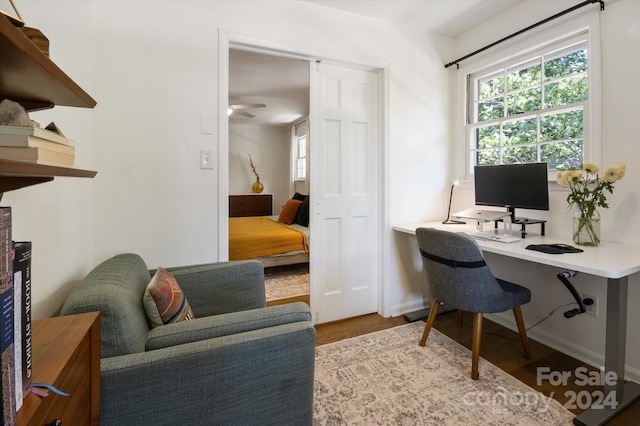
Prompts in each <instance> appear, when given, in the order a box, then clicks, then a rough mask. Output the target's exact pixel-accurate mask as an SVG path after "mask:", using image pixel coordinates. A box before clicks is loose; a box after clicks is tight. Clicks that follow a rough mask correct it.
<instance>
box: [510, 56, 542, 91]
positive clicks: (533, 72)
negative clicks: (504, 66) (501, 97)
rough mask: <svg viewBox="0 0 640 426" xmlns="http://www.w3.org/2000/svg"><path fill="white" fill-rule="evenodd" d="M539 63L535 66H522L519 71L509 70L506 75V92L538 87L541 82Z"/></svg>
mask: <svg viewBox="0 0 640 426" xmlns="http://www.w3.org/2000/svg"><path fill="white" fill-rule="evenodd" d="M541 68H542V67H541V66H540V61H538V63H537V64H528V65H524V66H523V67H521V68H520V69H513V70H509V74H508V75H507V90H518V89H524V88H526V87H531V86H535V85H540V84H541V81H540V78H541V75H542V73H541Z"/></svg>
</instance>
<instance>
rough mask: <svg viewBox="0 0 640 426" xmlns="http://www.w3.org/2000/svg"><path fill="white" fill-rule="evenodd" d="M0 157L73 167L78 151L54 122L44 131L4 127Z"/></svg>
mask: <svg viewBox="0 0 640 426" xmlns="http://www.w3.org/2000/svg"><path fill="white" fill-rule="evenodd" d="M0 158H3V159H7V160H18V161H27V162H30V163H36V164H47V165H50V166H62V167H70V166H73V161H74V159H75V148H74V147H73V145H72V144H71V140H70V139H67V138H66V137H65V136H64V135H63V134H62V133H61V132H60V131H59V130H57V128H56V127H55V124H53V123H51V124H50V125H49V126H47V127H46V128H44V129H43V128H40V127H21V126H0Z"/></svg>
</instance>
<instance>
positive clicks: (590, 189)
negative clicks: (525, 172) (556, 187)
mask: <svg viewBox="0 0 640 426" xmlns="http://www.w3.org/2000/svg"><path fill="white" fill-rule="evenodd" d="M626 171H627V166H626V165H625V164H624V163H620V164H619V165H618V166H617V167H608V168H607V169H606V170H605V171H604V173H603V174H602V176H600V175H599V174H598V172H599V169H598V166H596V165H595V164H593V163H584V164H582V167H581V169H580V170H576V169H570V170H565V171H559V172H558V174H557V176H556V180H557V182H558V183H559V184H560V185H568V186H569V190H570V191H569V195H568V196H567V203H568V204H569V208H571V207H575V210H574V213H573V242H574V243H575V244H577V245H581V246H597V245H599V244H600V213H599V212H598V210H596V207H601V208H603V209H606V208H609V204H607V197H606V196H605V194H604V193H605V191H606V192H608V193H609V194H613V184H614V183H615V182H616V181H618V180H620V179H622V178H623V177H624V175H625V173H626Z"/></svg>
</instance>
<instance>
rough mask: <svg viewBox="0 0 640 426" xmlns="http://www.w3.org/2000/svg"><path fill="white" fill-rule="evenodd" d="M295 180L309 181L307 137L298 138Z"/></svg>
mask: <svg viewBox="0 0 640 426" xmlns="http://www.w3.org/2000/svg"><path fill="white" fill-rule="evenodd" d="M295 161H296V165H295V179H296V180H297V181H304V180H306V179H307V135H302V136H296V160H295Z"/></svg>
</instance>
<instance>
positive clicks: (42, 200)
mask: <svg viewBox="0 0 640 426" xmlns="http://www.w3.org/2000/svg"><path fill="white" fill-rule="evenodd" d="M20 8H21V12H22V14H23V15H24V16H25V19H26V20H27V23H28V24H29V25H31V26H34V27H37V28H39V29H41V30H42V31H43V32H44V33H45V34H46V35H47V36H48V37H49V39H50V40H51V50H52V58H53V60H54V61H55V62H57V63H58V64H59V65H60V66H61V68H63V69H64V70H65V71H66V72H67V73H68V74H69V75H70V76H71V77H72V78H74V79H75V80H76V81H78V82H79V83H80V84H81V86H83V87H84V88H85V90H87V91H88V92H89V93H90V94H91V95H92V96H93V97H94V98H95V99H96V100H97V102H98V105H97V107H96V108H95V109H93V110H88V111H82V110H77V109H65V108H59V107H56V108H55V109H54V110H53V111H51V112H47V114H51V115H52V116H53V115H54V114H64V115H61V116H60V119H57V118H56V122H57V123H58V124H59V125H60V126H61V128H62V129H63V130H65V132H67V133H68V134H69V136H70V137H72V138H74V139H76V140H78V142H79V143H78V150H77V151H78V152H77V156H78V161H77V165H78V166H84V167H86V168H90V169H94V170H97V171H98V175H97V176H96V178H95V179H92V180H90V181H81V180H79V179H76V180H71V179H69V180H65V179H56V181H55V182H54V183H47V184H46V185H40V186H37V187H34V188H30V189H25V190H22V191H18V192H16V193H15V194H7V196H6V197H5V200H4V201H5V203H4V204H5V205H12V206H13V207H14V209H16V213H15V216H16V217H17V219H16V226H15V229H16V233H17V235H18V236H19V238H20V239H30V240H32V241H33V242H34V245H35V247H36V248H35V249H34V301H35V309H34V315H35V316H36V317H46V316H49V315H51V314H52V313H53V311H54V310H55V309H57V308H58V307H59V306H60V304H61V303H62V300H63V299H64V297H65V296H66V294H67V292H68V291H69V284H68V283H70V282H72V281H73V280H76V279H79V278H81V277H82V276H84V275H85V274H86V272H88V270H90V269H91V268H92V267H93V266H95V265H96V264H97V263H99V262H101V261H102V260H104V259H106V258H108V257H110V256H111V255H113V254H116V253H119V252H125V251H130V252H137V253H139V254H141V255H142V256H143V258H144V259H145V260H146V261H147V263H148V265H149V266H150V267H156V266H159V265H163V266H170V265H177V264H184V263H190V262H206V261H214V260H217V259H218V229H217V223H218V212H219V209H222V208H223V206H221V205H218V193H217V191H218V182H219V178H220V177H219V175H218V172H219V171H218V170H217V169H214V170H201V169H200V168H199V152H200V150H202V149H207V150H211V151H212V152H213V153H214V158H213V162H214V164H217V163H218V157H217V156H218V149H219V146H218V143H217V140H218V136H217V134H218V129H217V128H214V129H212V130H213V132H212V134H201V117H202V116H207V117H211V116H213V117H217V116H218V112H219V111H218V105H219V103H220V100H219V93H218V76H219V65H220V64H219V63H218V57H219V55H218V53H219V52H218V41H219V40H218V37H219V30H221V29H222V30H224V31H231V32H233V33H234V34H246V35H247V36H249V37H250V38H255V39H261V40H273V41H274V42H275V43H276V44H278V45H281V44H286V45H292V46H299V47H300V48H301V49H302V50H308V52H309V53H314V52H323V53H324V54H325V55H326V56H329V57H336V58H340V59H344V58H350V57H366V58H375V59H376V61H379V62H383V63H386V64H388V69H387V73H386V78H387V80H386V82H385V99H386V108H387V110H388V114H387V121H386V123H384V129H383V132H384V134H385V137H386V140H387V141H388V144H387V146H386V147H385V163H386V167H385V173H384V180H383V182H381V186H382V187H383V189H384V193H385V194H386V197H387V201H388V202H387V203H386V204H385V207H384V211H385V215H386V216H385V217H384V222H385V235H384V238H385V244H386V245H385V250H386V253H387V255H388V256H389V264H388V265H385V267H386V276H387V277H388V279H389V281H390V288H389V291H387V293H386V294H387V298H386V301H387V302H386V305H385V309H386V311H390V307H391V306H395V305H399V304H404V303H405V302H406V301H408V300H410V299H412V298H413V299H416V297H415V294H414V293H421V292H423V290H422V289H421V288H422V283H421V280H419V279H411V280H407V279H406V277H405V276H404V274H405V273H404V272H403V269H402V268H401V267H399V266H401V257H400V256H398V255H397V254H396V249H395V246H394V244H393V242H392V238H393V233H392V231H391V224H392V223H400V222H408V221H417V220H423V219H425V218H428V217H434V216H437V215H439V214H440V213H441V212H442V210H443V203H442V194H443V191H444V189H443V188H444V186H445V185H446V182H447V181H448V176H447V174H448V173H447V162H448V144H449V137H448V127H447V111H448V109H447V108H448V107H447V104H448V97H447V90H448V76H447V74H446V73H445V71H444V69H443V68H442V64H443V62H444V61H445V59H448V55H444V54H443V52H444V51H445V50H446V49H445V48H446V47H448V46H449V45H450V43H451V42H450V41H449V40H446V39H444V38H441V37H429V36H426V35H425V34H421V33H412V32H410V31H409V30H406V29H403V28H399V27H396V26H393V25H391V24H388V23H385V22H383V21H379V20H376V19H371V18H365V17H360V16H357V15H352V14H349V13H344V12H340V11H337V10H333V9H329V8H324V7H321V6H318V5H314V4H308V3H304V2H299V1H152V0H148V1H98V0H96V1H86V2H76V1H61V0H49V1H44V0H40V1H39V0H33V1H29V2H24V4H22V5H20ZM67 110H68V111H67ZM43 114H44V113H43ZM56 117H57V115H56ZM43 121H44V120H43ZM214 127H215V126H214ZM256 160H260V159H259V158H256ZM245 173H246V171H245ZM261 173H262V172H261ZM43 212H44V213H45V214H46V215H47V216H46V221H45V220H43V219H42V218H40V216H41V215H42V214H43ZM407 288H408V289H409V290H406V289H407ZM418 296H419V297H418V299H419V300H420V301H421V300H422V296H421V295H418ZM414 303H415V302H414Z"/></svg>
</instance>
